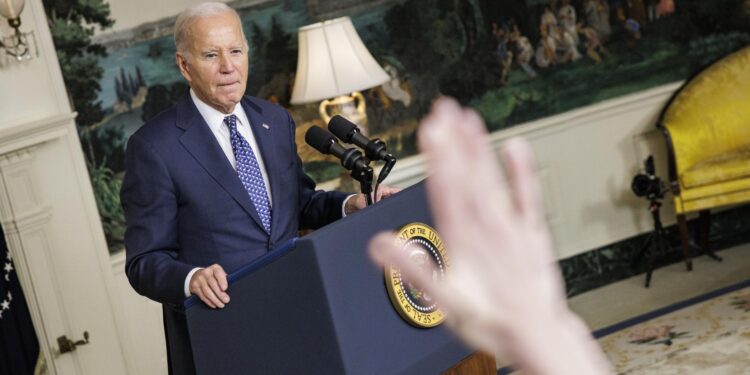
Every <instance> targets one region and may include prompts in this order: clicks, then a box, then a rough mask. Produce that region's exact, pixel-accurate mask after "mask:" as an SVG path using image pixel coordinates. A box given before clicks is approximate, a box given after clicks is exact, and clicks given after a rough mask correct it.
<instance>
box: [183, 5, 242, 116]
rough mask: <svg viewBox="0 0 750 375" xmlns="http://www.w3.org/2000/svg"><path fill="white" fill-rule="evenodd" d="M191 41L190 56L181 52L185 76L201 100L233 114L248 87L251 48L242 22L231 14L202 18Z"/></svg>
mask: <svg viewBox="0 0 750 375" xmlns="http://www.w3.org/2000/svg"><path fill="white" fill-rule="evenodd" d="M187 40H188V50H187V53H186V54H182V53H180V52H177V65H178V66H179V68H180V72H181V73H182V76H183V77H185V79H186V80H187V81H188V82H189V83H190V87H191V88H192V89H193V91H195V94H196V95H197V96H198V98H200V99H201V100H202V101H204V102H205V103H207V104H208V105H210V106H211V107H213V108H215V109H217V110H219V111H221V112H223V113H227V114H228V113H231V112H232V111H233V110H234V106H235V105H236V104H237V103H239V102H240V100H241V99H242V95H244V93H245V84H246V83H247V66H248V56H247V47H246V44H245V40H244V38H243V36H242V29H241V25H240V23H239V20H238V19H237V17H236V16H235V15H234V14H232V13H230V12H227V13H223V14H220V15H216V16H211V17H205V18H199V19H197V20H194V21H193V22H192V23H191V24H190V25H189V27H188V30H187Z"/></svg>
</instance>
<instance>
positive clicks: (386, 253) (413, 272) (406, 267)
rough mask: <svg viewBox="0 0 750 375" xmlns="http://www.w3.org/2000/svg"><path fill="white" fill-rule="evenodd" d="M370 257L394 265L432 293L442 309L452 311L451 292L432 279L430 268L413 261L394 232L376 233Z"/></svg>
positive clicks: (379, 262) (404, 275) (412, 280)
mask: <svg viewBox="0 0 750 375" xmlns="http://www.w3.org/2000/svg"><path fill="white" fill-rule="evenodd" d="M369 254H370V258H371V259H372V260H373V262H375V263H376V264H378V265H379V266H381V267H383V268H386V267H393V268H396V269H398V270H399V271H400V272H401V275H402V278H405V279H408V280H409V281H411V282H413V283H414V284H415V285H417V286H418V287H419V288H421V289H423V290H424V291H425V292H427V293H428V294H431V295H432V296H433V297H434V298H435V300H436V301H437V302H438V304H440V306H441V309H444V310H447V311H450V309H451V308H450V305H451V304H452V303H453V301H452V299H451V298H450V295H449V294H446V292H445V291H444V290H443V288H442V287H441V286H442V283H436V282H433V281H432V278H431V277H430V272H429V271H428V270H425V269H422V268H421V267H418V266H417V265H416V264H414V263H412V262H411V261H410V260H409V258H408V256H407V252H406V251H404V249H403V248H401V247H400V246H398V244H397V239H396V236H395V235H393V234H392V233H380V234H378V235H376V236H375V237H374V238H373V239H372V240H371V241H370V246H369Z"/></svg>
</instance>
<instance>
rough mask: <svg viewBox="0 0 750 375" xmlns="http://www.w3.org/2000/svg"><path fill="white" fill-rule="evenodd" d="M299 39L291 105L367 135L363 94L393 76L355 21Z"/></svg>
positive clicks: (311, 30)
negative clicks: (312, 107) (311, 106)
mask: <svg viewBox="0 0 750 375" xmlns="http://www.w3.org/2000/svg"><path fill="white" fill-rule="evenodd" d="M0 1H2V0H0ZM298 39H299V55H298V57H297V74H296V76H295V78H294V89H293V90H292V100H291V103H292V104H303V103H311V102H317V101H320V100H322V102H321V103H320V107H319V110H320V116H321V118H322V119H323V121H325V123H328V121H329V120H330V119H331V117H333V116H334V115H337V114H338V115H341V116H343V117H345V118H347V119H348V120H349V121H352V122H354V123H356V124H357V125H359V127H360V129H361V130H362V132H363V133H365V134H367V133H368V131H367V130H368V128H367V114H366V112H365V110H366V104H365V98H364V96H363V95H362V94H361V93H360V92H359V91H360V90H366V89H369V88H372V87H375V86H379V85H381V84H383V83H385V82H387V81H389V80H390V76H388V74H387V73H386V72H385V71H384V70H383V68H382V67H380V65H379V64H378V63H377V61H375V59H374V58H373V57H372V55H371V54H370V51H368V50H367V47H365V45H364V43H362V39H360V38H359V35H358V34H357V30H355V29H354V25H352V21H351V19H349V17H341V18H336V19H333V20H329V21H325V22H320V23H316V24H312V25H308V26H303V27H301V28H300V29H299V38H298Z"/></svg>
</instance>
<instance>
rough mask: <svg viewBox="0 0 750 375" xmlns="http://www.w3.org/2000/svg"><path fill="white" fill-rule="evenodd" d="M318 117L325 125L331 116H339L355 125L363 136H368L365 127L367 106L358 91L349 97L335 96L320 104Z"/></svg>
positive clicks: (366, 127) (367, 130) (367, 129)
mask: <svg viewBox="0 0 750 375" xmlns="http://www.w3.org/2000/svg"><path fill="white" fill-rule="evenodd" d="M319 109H320V117H321V118H322V119H323V122H324V123H325V124H328V122H329V121H331V118H332V117H333V116H336V115H339V116H342V117H344V118H346V119H347V120H349V121H351V122H353V123H355V124H357V126H359V130H360V132H361V133H362V134H363V135H369V133H370V132H369V127H368V125H367V104H366V103H365V97H364V96H363V95H362V93H360V92H359V91H355V92H353V93H352V94H351V95H342V96H337V97H335V98H333V99H326V100H324V101H322V102H320V108H319Z"/></svg>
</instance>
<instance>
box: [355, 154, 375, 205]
mask: <svg viewBox="0 0 750 375" xmlns="http://www.w3.org/2000/svg"><path fill="white" fill-rule="evenodd" d="M365 161H366V163H364V164H363V165H362V166H360V165H355V166H354V168H352V174H351V176H352V178H353V179H355V180H357V181H359V187H360V191H361V192H362V194H364V195H365V199H366V201H367V205H368V206H371V205H372V203H373V202H372V175H373V171H372V167H370V161H369V160H367V159H365Z"/></svg>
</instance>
